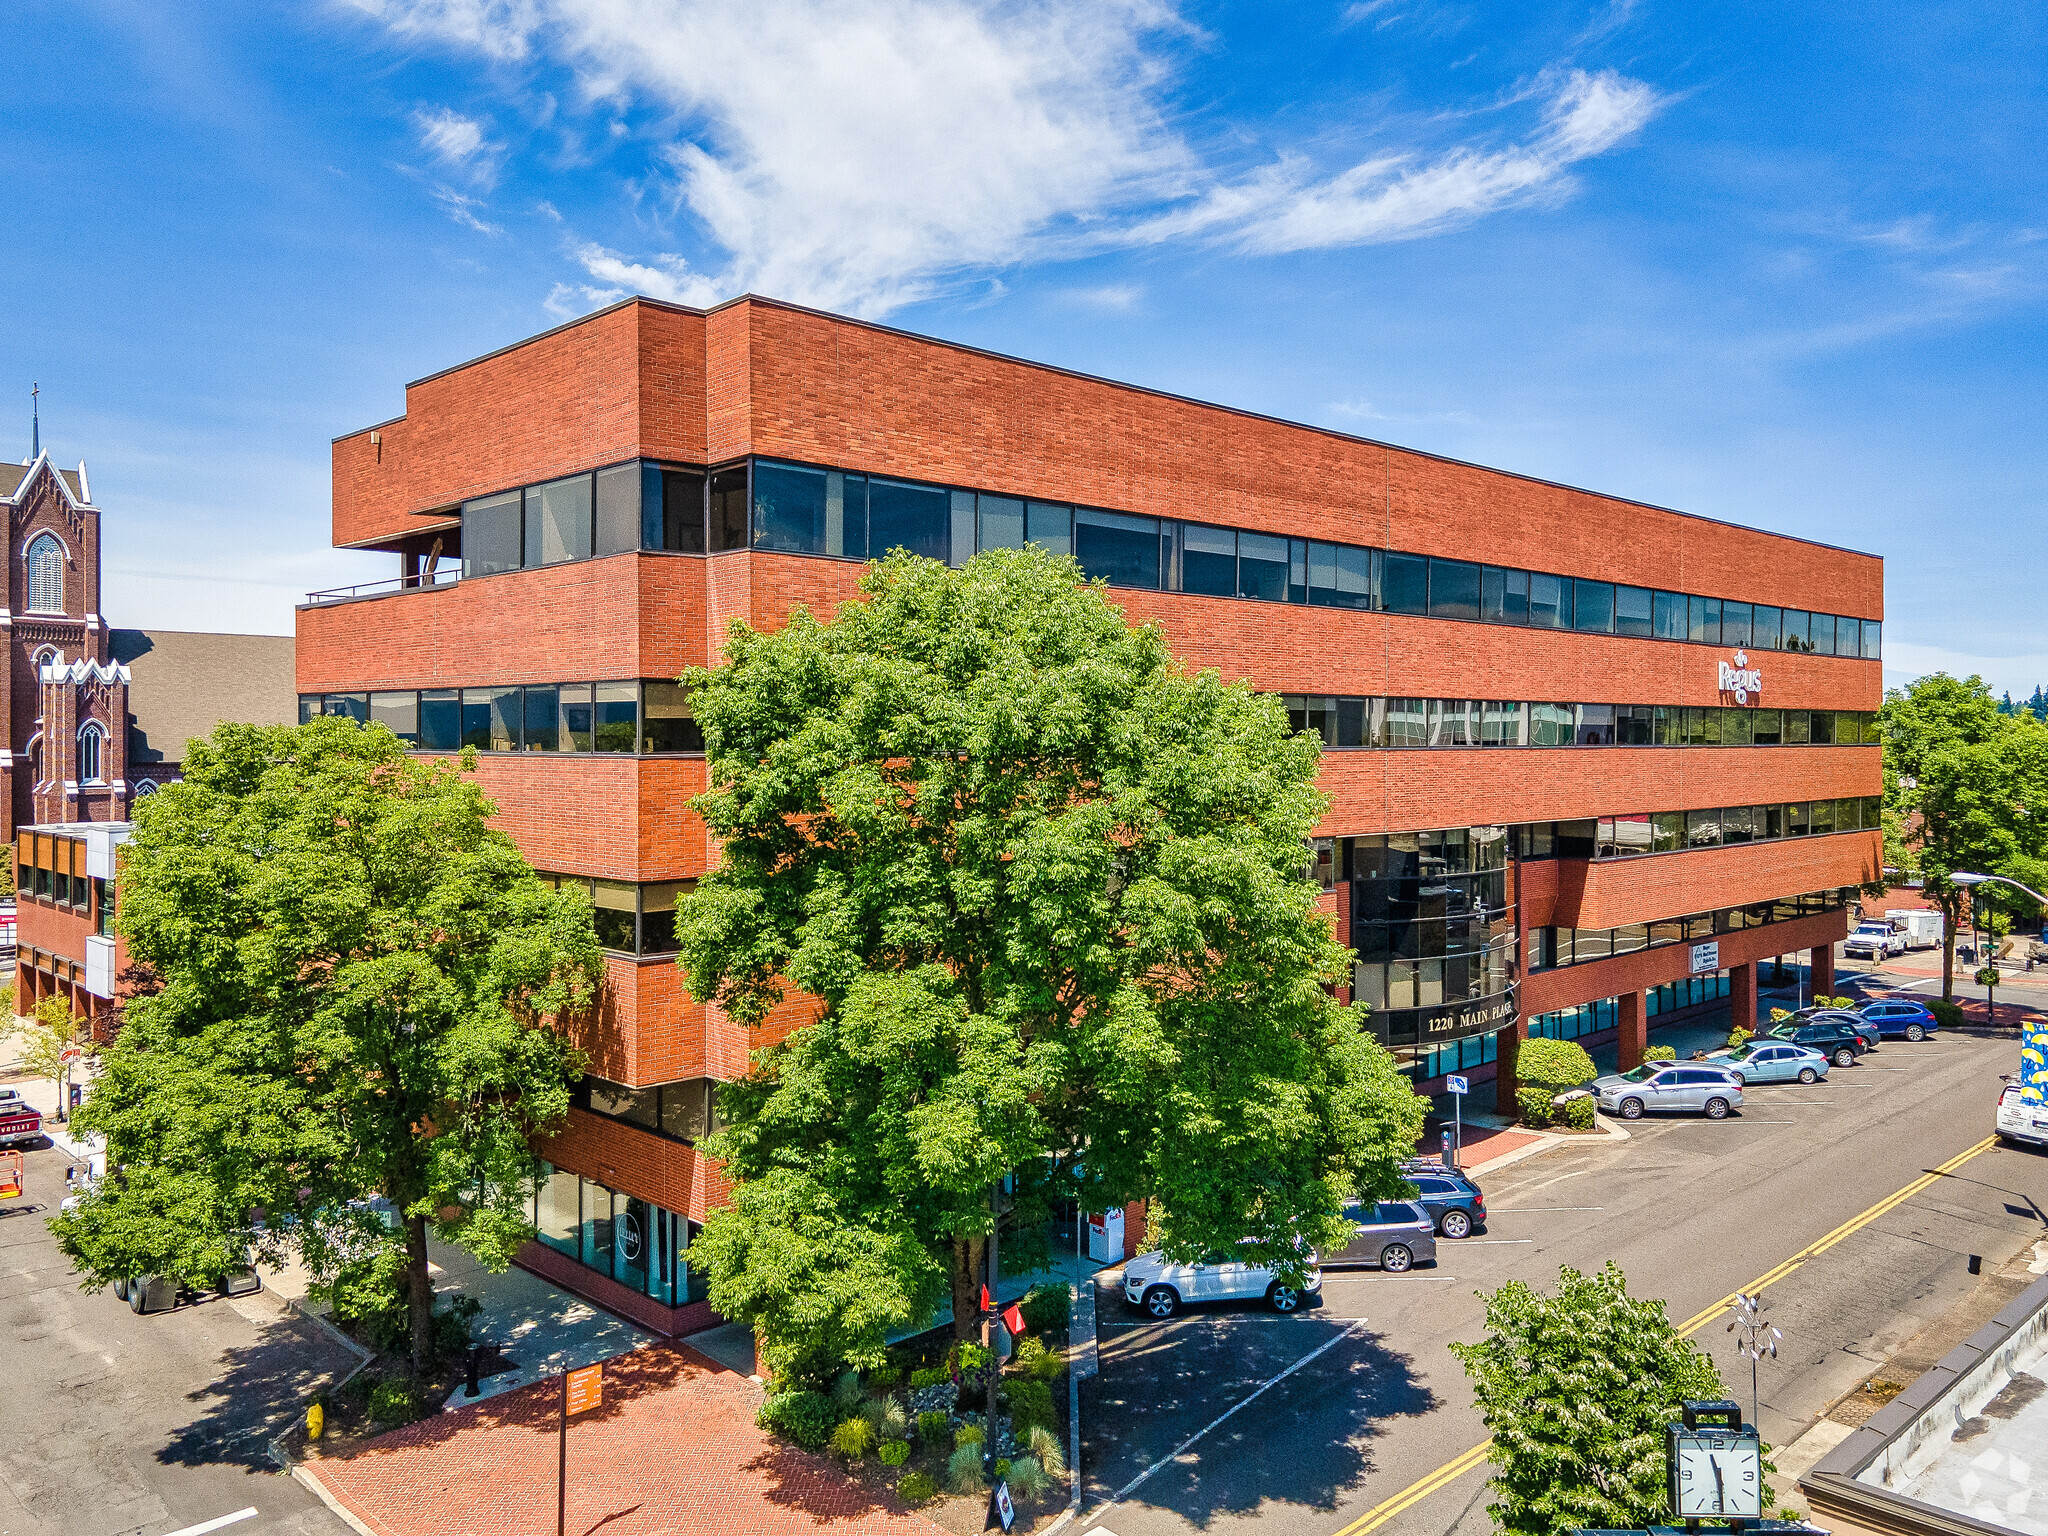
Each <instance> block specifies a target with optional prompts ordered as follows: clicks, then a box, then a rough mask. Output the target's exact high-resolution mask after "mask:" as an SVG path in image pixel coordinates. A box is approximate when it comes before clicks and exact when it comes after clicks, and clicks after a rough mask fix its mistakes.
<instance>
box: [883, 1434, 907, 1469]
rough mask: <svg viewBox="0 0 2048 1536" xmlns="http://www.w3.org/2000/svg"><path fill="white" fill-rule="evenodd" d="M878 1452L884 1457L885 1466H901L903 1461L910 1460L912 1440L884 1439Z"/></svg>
mask: <svg viewBox="0 0 2048 1536" xmlns="http://www.w3.org/2000/svg"><path fill="white" fill-rule="evenodd" d="M876 1454H877V1455H879V1456H880V1457H881V1458H882V1465H883V1466H885V1467H900V1466H902V1465H903V1463H905V1462H906V1461H908V1460H910V1442H909V1441H908V1440H884V1441H883V1442H882V1448H881V1450H880V1451H878V1452H876Z"/></svg>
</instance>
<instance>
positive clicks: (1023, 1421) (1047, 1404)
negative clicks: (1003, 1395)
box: [1009, 1381, 1052, 1439]
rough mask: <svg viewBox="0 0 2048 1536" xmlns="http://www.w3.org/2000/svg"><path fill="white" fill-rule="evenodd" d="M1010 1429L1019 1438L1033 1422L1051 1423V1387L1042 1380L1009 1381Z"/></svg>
mask: <svg viewBox="0 0 2048 1536" xmlns="http://www.w3.org/2000/svg"><path fill="white" fill-rule="evenodd" d="M1009 1398H1010V1431H1011V1433H1012V1434H1015V1435H1017V1436H1018V1437H1019V1438H1020V1439H1021V1438H1022V1437H1023V1435H1024V1433H1025V1431H1026V1429H1027V1428H1028V1427H1029V1426H1031V1425H1033V1424H1043V1425H1045V1426H1047V1427H1048V1428H1050V1427H1051V1425H1052V1388H1051V1387H1050V1386H1049V1385H1047V1384H1046V1383H1045V1382H1042V1381H1012V1382H1010V1383H1009Z"/></svg>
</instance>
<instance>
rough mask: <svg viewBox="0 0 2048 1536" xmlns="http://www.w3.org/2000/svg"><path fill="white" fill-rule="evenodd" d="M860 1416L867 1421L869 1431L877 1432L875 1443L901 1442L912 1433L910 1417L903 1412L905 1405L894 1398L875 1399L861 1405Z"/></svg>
mask: <svg viewBox="0 0 2048 1536" xmlns="http://www.w3.org/2000/svg"><path fill="white" fill-rule="evenodd" d="M860 1416H861V1417H862V1418H863V1419H865V1420H866V1421H867V1426H868V1428H869V1429H871V1430H873V1431H874V1432H875V1443H876V1444H877V1445H880V1444H881V1443H882V1442H883V1441H884V1440H901V1439H902V1438H903V1437H904V1436H905V1435H907V1434H909V1433H910V1415H909V1414H907V1413H905V1412H904V1411H903V1405H902V1404H901V1403H899V1402H897V1401H896V1399H895V1398H893V1397H873V1398H869V1399H868V1400H867V1401H866V1402H865V1403H862V1404H861V1407H860Z"/></svg>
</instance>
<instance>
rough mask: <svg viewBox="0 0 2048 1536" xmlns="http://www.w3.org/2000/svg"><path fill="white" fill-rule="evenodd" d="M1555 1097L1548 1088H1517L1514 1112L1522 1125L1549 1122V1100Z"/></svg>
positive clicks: (1546, 1123) (1545, 1123)
mask: <svg viewBox="0 0 2048 1536" xmlns="http://www.w3.org/2000/svg"><path fill="white" fill-rule="evenodd" d="M1553 1097H1555V1095H1554V1094H1552V1092H1551V1091H1550V1090H1549V1089H1548V1088H1517V1089H1516V1090H1515V1113H1516V1116H1517V1118H1519V1119H1520V1120H1521V1122H1522V1124H1524V1125H1548V1124H1550V1101H1551V1099H1552V1098H1553Z"/></svg>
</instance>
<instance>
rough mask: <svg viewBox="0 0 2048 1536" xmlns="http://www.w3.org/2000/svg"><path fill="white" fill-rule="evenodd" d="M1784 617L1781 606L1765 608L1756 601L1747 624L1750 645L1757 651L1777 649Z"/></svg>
mask: <svg viewBox="0 0 2048 1536" xmlns="http://www.w3.org/2000/svg"><path fill="white" fill-rule="evenodd" d="M1784 618H1785V611H1784V610H1783V609H1782V608H1766V607H1765V606H1764V605H1763V604H1762V603H1758V604H1757V605H1756V609H1755V613H1754V616H1753V617H1752V618H1751V619H1750V624H1749V643H1750V645H1751V646H1752V647H1754V648H1755V649H1757V650H1759V651H1775V650H1777V649H1779V641H1780V638H1781V632H1782V625H1783V623H1784Z"/></svg>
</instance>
